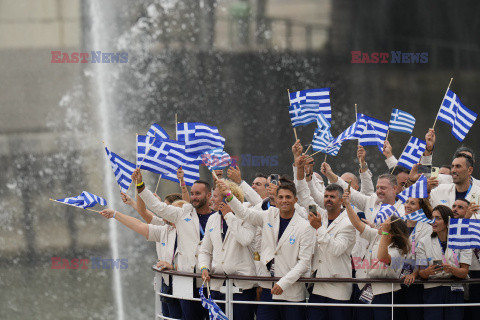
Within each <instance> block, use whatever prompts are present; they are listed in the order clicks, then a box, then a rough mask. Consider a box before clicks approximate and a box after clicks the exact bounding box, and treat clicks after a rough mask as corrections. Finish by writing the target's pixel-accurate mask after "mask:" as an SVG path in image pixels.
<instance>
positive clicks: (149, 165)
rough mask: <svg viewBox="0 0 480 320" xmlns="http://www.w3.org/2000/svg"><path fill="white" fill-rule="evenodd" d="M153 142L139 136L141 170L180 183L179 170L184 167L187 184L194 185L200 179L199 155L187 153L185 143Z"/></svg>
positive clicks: (138, 158) (138, 155)
mask: <svg viewBox="0 0 480 320" xmlns="http://www.w3.org/2000/svg"><path fill="white" fill-rule="evenodd" d="M152 141H153V138H151V137H147V136H142V135H138V138H137V163H138V164H141V166H140V168H141V169H145V170H148V171H151V172H155V173H158V174H160V175H161V176H162V178H165V179H167V180H171V181H175V182H179V181H178V179H177V169H178V168H179V167H182V168H183V171H184V180H185V184H187V185H192V184H193V183H194V182H195V181H197V180H198V179H200V173H199V169H200V163H201V160H200V158H199V156H198V155H196V154H189V153H187V152H186V151H185V144H184V143H183V142H180V141H174V140H162V141H156V140H155V142H153V143H152ZM147 150H148V154H147Z"/></svg>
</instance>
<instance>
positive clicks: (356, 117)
mask: <svg viewBox="0 0 480 320" xmlns="http://www.w3.org/2000/svg"><path fill="white" fill-rule="evenodd" d="M357 114H358V111H357V104H356V103H355V122H356V121H358V116H357Z"/></svg>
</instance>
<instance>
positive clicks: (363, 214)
mask: <svg viewBox="0 0 480 320" xmlns="http://www.w3.org/2000/svg"><path fill="white" fill-rule="evenodd" d="M357 216H358V217H359V218H360V220H362V219H365V220H366V219H367V217H366V216H365V212H357Z"/></svg>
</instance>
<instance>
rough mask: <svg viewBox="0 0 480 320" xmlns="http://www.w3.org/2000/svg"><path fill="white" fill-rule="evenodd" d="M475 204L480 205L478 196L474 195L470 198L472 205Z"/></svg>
mask: <svg viewBox="0 0 480 320" xmlns="http://www.w3.org/2000/svg"><path fill="white" fill-rule="evenodd" d="M472 202H475V204H478V194H476V193H472V196H471V198H470V203H472Z"/></svg>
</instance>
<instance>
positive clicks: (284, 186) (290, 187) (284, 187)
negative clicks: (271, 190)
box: [277, 183, 297, 197]
mask: <svg viewBox="0 0 480 320" xmlns="http://www.w3.org/2000/svg"><path fill="white" fill-rule="evenodd" d="M280 190H290V191H291V192H292V193H293V196H294V197H296V196H297V188H295V184H293V183H285V184H281V185H279V186H278V188H277V195H278V192H279V191H280Z"/></svg>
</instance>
